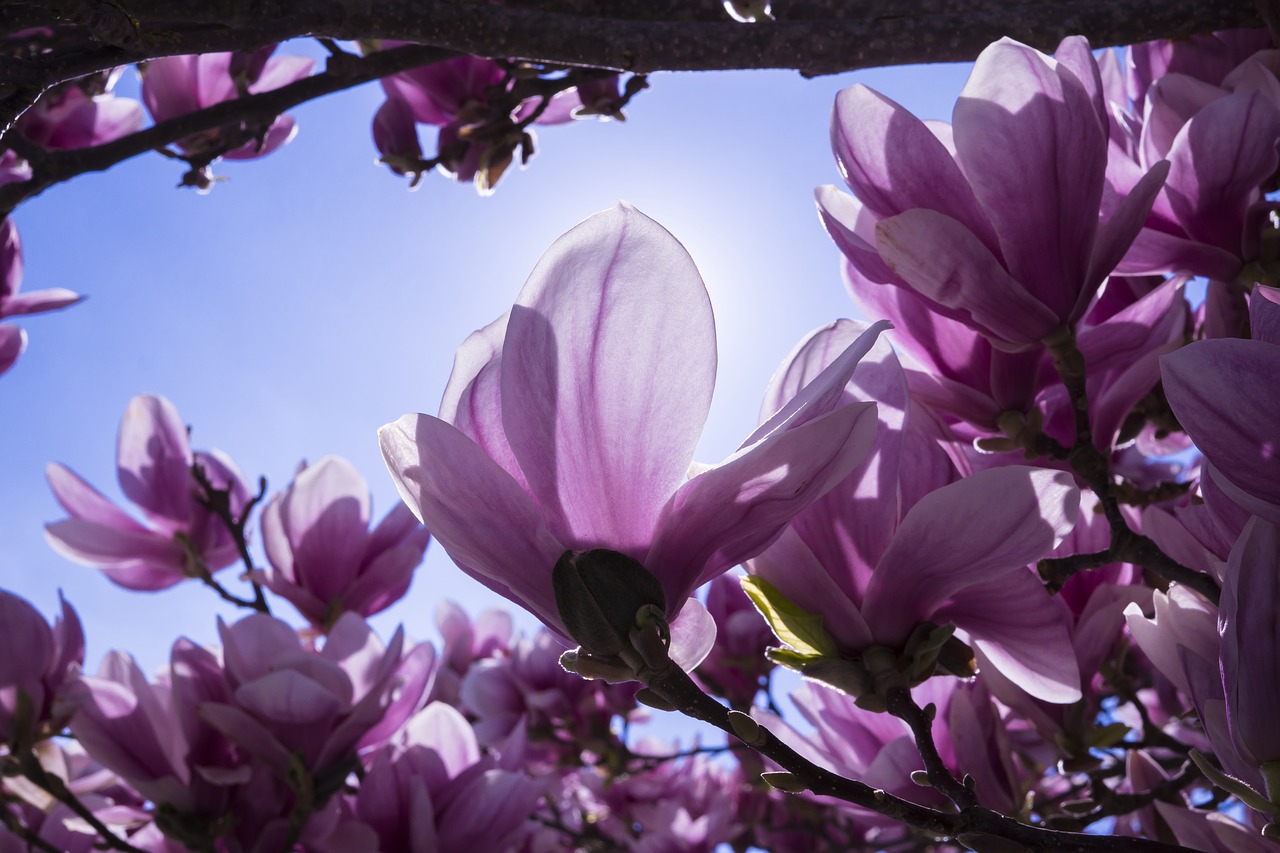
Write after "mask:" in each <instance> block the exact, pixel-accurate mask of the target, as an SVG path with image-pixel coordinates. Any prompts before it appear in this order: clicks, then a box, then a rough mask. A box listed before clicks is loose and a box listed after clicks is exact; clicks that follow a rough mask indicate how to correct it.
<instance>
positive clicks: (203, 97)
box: [142, 47, 315, 160]
mask: <svg viewBox="0 0 1280 853" xmlns="http://www.w3.org/2000/svg"><path fill="white" fill-rule="evenodd" d="M273 50H274V47H270V48H266V49H265V50H260V51H253V52H252V53H250V54H239V53H204V54H200V55H195V56H168V57H165V58H163V59H155V60H152V61H151V62H148V63H147V65H146V67H145V69H144V70H143V74H142V100H143V102H144V103H146V105H147V109H148V110H149V111H150V112H151V117H152V118H153V119H155V120H156V121H157V122H162V121H165V120H167V119H171V118H175V117H177V116H181V115H186V114H187V113H191V112H195V111H196V110H202V109H204V108H205V107H210V106H213V105H214V104H219V103H222V102H223V101H230V100H232V99H234V98H238V97H241V96H242V95H245V94H250V95H253V94H257V93H259V92H268V91H270V90H272V89H279V88H280V87H281V86H285V85H288V84H289V83H293V82H295V81H297V80H301V79H302V78H303V77H306V76H307V75H308V74H310V73H311V69H312V67H313V66H314V65H315V62H314V60H311V59H308V58H306V57H302V56H272V57H271V58H269V59H266V58H265V57H267V56H270V54H271V52H272V51H273ZM250 129H251V130H253V129H254V128H250ZM257 130H260V131H261V135H260V138H259V139H256V140H253V141H250V142H246V143H244V144H243V145H240V146H238V147H236V148H233V149H232V150H230V151H227V152H221V156H223V157H226V158H227V159H228V160H250V159H253V158H255V157H263V156H265V155H267V154H270V153H271V152H272V151H275V150H276V149H277V148H279V147H280V146H282V145H284V144H285V143H287V142H288V141H289V140H291V139H293V137H294V135H295V134H296V133H297V130H298V129H297V126H296V125H295V123H294V120H293V118H291V117H290V116H276V117H275V119H273V120H272V121H271V123H270V124H269V125H267V126H266V127H265V128H258V129H257ZM221 144H222V131H221V130H212V131H207V132H205V133H202V134H199V135H197V136H189V137H187V138H185V139H182V140H179V141H178V147H179V148H181V149H182V150H183V152H184V153H186V154H194V155H198V154H201V153H204V152H206V151H211V150H217V149H218V148H219V146H220V145H221Z"/></svg>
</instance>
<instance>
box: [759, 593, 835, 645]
mask: <svg viewBox="0 0 1280 853" xmlns="http://www.w3.org/2000/svg"><path fill="white" fill-rule="evenodd" d="M741 581H742V588H743V590H744V591H746V593H747V595H748V596H750V597H751V601H752V603H754V604H755V606H756V609H757V610H759V611H760V615H762V616H764V619H765V621H766V622H768V623H769V627H770V628H772V629H773V635H774V636H775V637H777V638H778V639H779V640H781V641H782V642H784V643H786V644H787V645H788V646H790V647H791V648H792V649H794V650H795V651H796V652H798V653H799V654H800V655H802V656H804V657H806V658H822V657H835V656H836V641H835V640H833V639H832V638H831V635H830V634H828V633H827V632H826V629H824V628H823V627H822V617H821V616H819V615H817V614H816V613H809V612H807V611H804V610H801V609H800V608H799V607H797V606H796V605H795V604H793V603H792V602H790V601H789V600H787V598H786V597H785V596H784V595H783V594H782V593H780V592H778V590H777V588H775V587H774V585H773V584H771V583H769V582H768V581H767V580H764V579H762V578H758V577H755V576H753V575H747V576H746V577H743V578H741Z"/></svg>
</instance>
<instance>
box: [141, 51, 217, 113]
mask: <svg viewBox="0 0 1280 853" xmlns="http://www.w3.org/2000/svg"><path fill="white" fill-rule="evenodd" d="M196 59H197V57H195V56H166V57H163V58H161V59H153V60H152V61H150V62H148V63H147V65H146V68H145V70H144V71H143V72H142V102H143V103H144V104H146V105H147V110H148V111H149V112H150V113H151V117H152V118H153V119H155V120H156V121H157V122H161V121H164V120H166V119H171V118H174V117H176V116H180V115H185V114H187V113H190V112H194V111H196V110H197V109H199V108H200V107H202V106H205V105H204V104H201V103H199V102H198V101H197V99H196V91H195V83H196V80H195V71H196Z"/></svg>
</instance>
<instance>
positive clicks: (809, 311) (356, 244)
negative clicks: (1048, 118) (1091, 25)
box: [0, 46, 967, 670]
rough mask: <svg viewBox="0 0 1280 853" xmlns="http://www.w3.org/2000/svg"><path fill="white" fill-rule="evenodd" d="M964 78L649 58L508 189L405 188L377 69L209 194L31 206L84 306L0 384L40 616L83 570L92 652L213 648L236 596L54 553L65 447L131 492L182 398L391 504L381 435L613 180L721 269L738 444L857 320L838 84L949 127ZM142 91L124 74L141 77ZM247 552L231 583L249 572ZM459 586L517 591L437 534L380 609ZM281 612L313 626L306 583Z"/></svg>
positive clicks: (26, 578)
mask: <svg viewBox="0 0 1280 853" xmlns="http://www.w3.org/2000/svg"><path fill="white" fill-rule="evenodd" d="M282 50H284V51H289V50H290V46H285V48H282ZM294 50H295V52H311V50H310V48H306V49H301V48H295V49H294ZM966 71H967V69H966V68H965V67H964V66H956V65H950V66H931V67H921V68H900V69H885V70H877V71H866V72H856V73H851V74H845V75H840V76H838V77H827V78H820V79H816V80H803V79H801V78H800V77H799V76H798V75H796V74H794V73H783V72H749V73H748V72H743V73H733V74H663V75H655V76H654V77H653V78H651V83H652V88H651V89H650V90H649V91H647V92H645V93H642V94H641V95H640V96H639V97H638V98H637V99H636V101H635V102H634V103H633V105H632V107H631V108H630V109H629V110H628V121H627V122H626V123H625V124H624V123H618V122H610V123H596V122H578V123H575V124H573V125H570V126H566V127H553V128H547V129H539V131H538V135H539V136H538V138H539V143H540V144H539V153H538V155H537V156H536V157H535V158H534V160H533V162H532V163H531V164H530V166H529V168H528V169H526V170H525V171H522V172H518V171H514V170H513V171H511V172H509V173H508V175H507V176H506V177H505V178H504V179H503V181H502V183H501V184H500V185H499V187H498V191H497V193H496V194H495V195H494V196H492V197H489V198H479V197H477V196H476V194H475V192H474V191H473V190H472V188H471V187H470V186H469V185H457V184H453V183H451V182H450V181H449V180H448V179H446V178H444V177H442V176H440V175H434V174H433V175H430V176H428V177H427V178H426V179H425V180H424V181H423V182H422V185H421V187H420V188H419V189H418V190H417V191H415V192H409V191H407V182H406V181H404V180H402V179H399V178H397V177H395V176H394V175H392V174H390V172H388V171H387V170H386V169H385V168H383V167H381V166H376V165H374V162H373V161H374V158H375V157H376V152H375V150H374V148H373V144H372V141H371V137H370V130H369V127H370V120H371V117H372V115H373V112H374V110H375V109H376V108H377V107H378V105H379V104H380V103H381V100H382V94H381V89H380V88H379V87H377V86H376V85H373V86H365V87H363V88H360V89H357V90H354V91H351V92H346V93H343V94H340V95H338V96H334V97H330V98H328V99H325V100H323V101H319V102H316V103H313V104H309V105H306V106H304V107H303V108H301V109H299V110H297V111H296V112H295V113H294V115H295V116H296V118H297V120H298V124H299V127H300V132H299V134H298V136H297V138H296V139H295V140H294V141H293V142H292V143H291V144H290V145H288V146H286V147H285V148H284V149H282V150H281V151H279V152H277V153H275V154H273V155H271V156H269V157H266V158H264V159H262V160H259V161H252V162H248V163H232V164H220V167H219V169H218V171H219V173H220V174H222V175H224V176H225V177H227V178H228V180H227V181H226V182H225V183H221V184H219V185H218V186H217V187H216V188H215V189H214V191H213V192H212V193H211V194H209V195H207V196H200V195H197V194H196V193H195V192H193V191H190V190H182V189H176V188H175V184H176V183H177V181H178V180H179V178H180V176H181V168H180V164H177V163H174V162H171V161H168V160H166V159H164V158H161V157H159V156H149V157H144V158H139V159H136V160H134V161H131V162H128V163H125V164H122V165H120V166H118V167H116V168H114V169H112V170H111V171H110V172H108V173H106V174H102V175H91V176H86V177H83V178H80V179H77V180H75V181H73V182H71V183H69V184H67V185H64V186H60V187H55V188H53V189H51V190H49V191H47V192H46V193H45V195H43V196H41V197H39V198H37V199H35V200H34V201H32V202H29V203H28V204H27V205H25V206H23V207H21V208H19V210H18V211H17V212H16V214H15V217H14V218H15V222H16V224H17V227H18V230H19V233H20V235H21V238H22V241H23V244H24V248H25V253H26V275H25V278H24V282H23V288H24V289H27V290H35V289H40V288H45V287H68V288H71V289H73V290H76V291H79V292H80V293H83V294H86V295H87V296H88V297H89V298H88V300H87V301H86V302H84V303H82V304H80V305H77V306H75V307H73V308H71V309H69V310H67V311H64V312H61V313H59V314H53V315H42V316H37V317H32V318H27V319H25V320H24V321H23V323H22V325H23V326H24V327H25V328H26V329H27V332H28V335H29V338H30V342H29V346H28V349H27V352H26V354H25V355H24V356H23V357H22V359H20V360H19V362H18V364H17V366H16V367H15V368H14V369H13V370H11V371H10V372H9V373H7V374H5V375H4V376H3V377H0V411H3V413H4V422H5V425H6V429H5V439H6V440H5V449H4V451H3V452H2V453H0V499H2V500H3V504H2V505H3V507H4V511H3V512H0V542H3V543H4V545H3V548H4V550H3V555H4V556H3V563H0V586H3V587H5V588H7V589H10V590H12V591H15V592H17V593H18V594H20V595H23V596H25V597H27V598H28V599H30V600H31V601H32V603H33V604H35V605H36V607H38V608H39V609H40V610H41V611H43V612H44V613H46V614H52V613H53V612H54V610H55V606H56V602H57V594H58V590H59V589H61V590H63V591H64V593H65V594H66V596H67V597H68V599H69V600H70V601H71V602H72V603H73V604H74V605H75V606H76V607H77V609H78V610H79V612H80V615H81V617H82V619H83V620H84V622H85V627H86V632H87V635H88V640H89V655H88V660H87V662H86V663H87V667H88V668H89V669H91V670H92V669H96V667H97V664H98V661H99V660H100V659H101V656H102V655H103V654H104V653H105V652H106V651H107V650H108V649H111V648H122V649H127V650H129V651H131V652H133V653H134V654H135V655H136V656H137V657H138V659H139V661H140V662H141V663H142V664H143V666H144V668H146V669H148V670H154V669H155V668H157V667H158V666H160V665H162V664H163V663H164V662H165V660H166V659H167V655H168V647H169V645H170V643H171V642H172V641H173V639H174V638H176V637H177V636H179V635H183V634H185V635H187V636H189V637H191V638H193V639H195V640H197V641H199V642H205V643H211V642H214V641H215V638H216V629H215V615H216V614H222V615H224V616H225V617H231V616H232V615H233V609H232V608H230V607H228V606H226V605H223V604H222V603H220V602H219V601H218V600H217V599H216V598H215V597H214V596H213V595H212V593H210V592H208V591H206V590H203V589H202V588H200V587H199V586H197V585H196V584H194V583H192V582H188V583H185V584H182V585H180V586H179V587H176V588H174V589H171V590H168V591H165V592H161V593H155V594H141V593H131V592H128V591H125V590H121V589H118V588H116V587H115V586H113V585H112V584H110V583H109V582H108V581H107V580H106V579H105V578H104V577H102V576H101V575H100V574H99V573H97V572H96V571H94V570H93V569H89V568H85V567H82V566H79V565H76V564H73V563H70V562H68V561H66V560H64V559H63V558H61V557H59V556H58V555H56V554H55V553H53V552H52V551H51V550H50V549H49V547H48V545H47V544H46V542H45V540H44V536H43V525H44V524H45V523H46V522H50V521H54V520H57V519H59V518H61V517H63V514H62V512H61V510H60V508H59V507H58V505H57V504H56V503H55V501H54V500H53V498H52V496H51V495H50V493H49V490H48V486H47V484H46V483H45V479H44V466H45V464H46V463H47V462H50V461H59V462H62V463H64V464H66V465H68V466H69V467H71V468H72V469H73V470H75V471H77V472H78V473H79V474H81V475H82V476H83V477H84V478H85V479H87V480H88V481H89V482H91V483H93V484H94V485H95V486H97V487H98V488H99V489H100V490H102V491H103V492H104V493H105V494H106V495H107V496H108V497H111V498H112V499H116V500H120V501H121V502H122V505H124V506H126V507H127V504H124V503H123V501H122V498H121V496H120V491H119V487H118V485H117V483H116V480H115V434H116V429H117V426H118V424H119V420H120V416H121V414H122V413H123V412H124V409H125V406H126V404H127V403H128V401H129V399H130V397H132V396H133V395H135V394H138V393H155V394H161V395H164V396H166V397H168V398H169V399H171V400H172V401H173V402H174V404H175V405H176V406H177V407H178V410H179V412H180V413H181V414H182V416H183V418H184V420H186V422H187V423H189V424H190V425H191V426H192V429H193V444H194V446H195V447H197V448H211V447H217V448H220V449H222V450H223V451H225V452H227V453H228V454H230V455H231V457H232V458H233V459H235V461H236V462H237V463H238V464H239V466H240V468H241V470H242V471H244V473H245V474H246V475H247V477H249V478H250V479H255V478H256V477H257V476H258V475H265V476H266V477H267V478H268V480H269V483H270V487H271V490H272V492H274V491H277V490H280V489H283V488H284V487H285V486H286V485H287V484H288V482H289V480H290V478H291V476H292V472H293V471H294V469H295V467H296V466H297V464H298V462H299V460H302V459H308V460H311V461H315V460H317V459H319V458H320V457H322V456H324V455H326V454H329V453H336V454H339V455H341V456H345V457H347V458H348V459H350V460H351V461H352V462H353V463H354V464H355V465H356V466H357V468H359V469H360V470H361V471H362V472H363V473H364V474H365V476H366V478H367V479H368V480H369V482H370V486H371V488H372V492H373V496H374V512H375V515H376V516H377V517H379V518H380V517H381V515H382V514H383V513H385V512H386V511H387V510H388V509H389V508H390V507H391V506H392V505H393V503H394V501H396V500H397V498H396V494H395V490H394V487H393V486H392V484H391V481H390V478H389V477H388V476H387V474H386V472H385V469H384V467H383V464H382V460H381V457H380V455H379V453H378V448H377V442H376V437H375V431H376V429H377V428H378V427H379V426H380V425H382V424H384V423H387V422H389V421H392V420H394V419H396V418H398V417H399V416H400V415H401V414H403V413H404V412H408V411H423V412H429V413H434V412H435V411H436V408H437V406H438V404H439V400H440V395H441V392H442V391H443V389H444V386H445V382H446V380H447V379H448V376H449V372H450V367H451V364H452V358H453V352H454V350H455V348H456V347H457V346H458V344H459V343H461V342H462V340H463V339H464V338H465V337H466V336H467V335H468V334H469V333H470V332H471V331H472V330H474V329H476V328H478V327H480V326H483V325H485V324H487V323H489V322H490V321H492V320H493V319H495V318H496V317H497V316H498V315H500V314H501V313H502V312H503V311H505V310H506V309H507V308H509V307H510V304H511V302H512V301H513V300H514V298H515V296H516V293H517V292H518V291H519V289H520V287H521V285H522V284H523V283H524V280H525V278H526V277H527V276H528V274H529V271H530V270H531V269H532V268H533V265H534V263H535V261H536V260H537V258H538V256H539V255H540V254H541V252H542V251H543V250H544V249H545V248H546V247H547V246H549V245H550V243H551V242H552V241H553V240H554V239H555V238H556V237H557V236H558V235H559V234H561V233H563V232H564V231H565V230H567V229H568V228H570V227H571V226H573V225H574V224H575V223H577V222H578V221H580V220H581V219H583V218H585V217H586V216H588V215H590V214H591V213H593V212H595V211H597V210H601V209H604V208H606V207H609V206H610V205H612V204H614V203H616V202H617V201H618V200H626V201H629V202H631V203H632V204H634V205H635V206H637V207H638V208H639V209H640V210H642V211H644V212H645V213H647V214H648V215H650V216H652V217H653V218H655V219H656V220H658V221H659V222H661V223H662V224H663V225H665V226H666V227H667V228H668V229H669V230H670V231H671V232H672V233H673V234H675V235H676V237H678V238H679V239H680V240H681V241H682V242H683V243H684V244H685V246H686V247H687V248H688V249H689V251H690V253H691V254H692V255H693V258H694V260H695V261H696V262H697V263H698V265H699V268H700V269H701V271H702V274H703V277H704V279H705V280H706V282H707V286H708V288H709V290H710V293H711V299H712V304H713V306H714V308H715V312H716V320H717V326H718V336H719V353H720V362H719V363H720V368H719V379H718V383H717V388H716V399H715V402H714V404H713V407H712V411H711V417H710V421H709V423H708V425H707V429H706V432H705V433H704V436H703V440H702V443H701V445H700V448H699V453H698V458H699V460H700V461H706V462H713V461H717V460H719V459H721V458H723V457H724V456H726V455H728V454H729V453H730V452H732V451H733V449H734V448H735V447H736V446H737V444H738V443H739V442H740V441H741V440H742V439H743V438H744V437H745V436H746V435H747V434H748V433H750V431H751V430H752V428H753V427H754V425H755V418H756V414H757V410H758V407H759V401H760V397H761V395H762V393H763V391H764V388H765V385H766V383H767V382H768V380H769V377H770V375H771V374H772V373H773V371H774V369H775V368H776V367H777V365H778V363H779V362H780V361H781V359H782V358H783V357H784V356H785V355H786V354H787V353H788V352H789V351H790V350H791V348H792V347H793V346H794V345H795V343H796V342H797V341H798V340H799V339H800V338H801V337H802V336H803V335H804V334H806V333H807V332H808V331H810V330H811V329H813V328H815V327H817V326H820V325H823V324H825V323H828V322H830V321H832V320H834V319H836V318H837V317H841V316H848V315H849V314H850V313H851V306H850V304H849V302H848V300H847V298H846V297H845V295H844V292H843V288H842V285H841V282H840V276H839V271H838V264H837V259H838V253H837V251H836V249H835V248H834V246H833V245H832V244H831V243H830V241H829V240H828V238H827V236H826V234H825V233H824V232H823V230H822V228H821V226H820V225H819V223H818V219H817V216H816V214H815V213H814V205H813V196H812V191H813V188H814V187H815V186H817V185H819V184H825V183H838V181H839V176H838V174H837V172H836V169H835V165H834V162H833V159H832V156H831V152H830V147H829V143H828V121H829V116H830V109H831V103H832V100H833V98H834V97H835V94H836V92H837V91H838V90H839V89H840V88H842V87H844V86H848V85H850V84H852V83H854V82H863V83H866V84H868V85H870V86H872V87H874V88H876V89H878V90H880V91H882V92H884V93H885V94H887V95H888V96H890V97H892V98H894V99H895V100H898V101H899V102H901V103H903V104H904V105H905V106H907V107H908V108H909V109H911V110H912V111H913V112H915V113H916V114H917V115H920V116H921V117H923V118H941V119H948V118H949V117H950V113H951V107H952V104H953V102H954V100H955V97H956V96H957V95H958V93H959V91H960V89H961V87H962V86H963V83H964V78H965V75H966ZM136 88H137V84H136V78H135V76H134V74H133V72H132V71H129V72H127V74H126V79H125V80H124V81H122V84H121V87H120V89H119V91H121V92H123V93H129V92H136ZM255 534H256V525H255ZM257 553H258V554H259V555H260V551H257ZM236 571H237V570H235V569H229V570H227V572H225V573H224V574H223V575H221V577H222V578H223V579H224V582H225V583H227V584H228V585H229V586H233V587H234V586H236V582H235V581H234V576H235V573H236ZM446 597H447V598H451V599H453V600H455V601H458V602H459V603H461V604H463V606H464V607H466V608H467V609H469V610H471V611H472V612H475V611H476V610H479V609H482V608H484V607H488V606H494V605H495V604H499V603H500V602H501V600H500V599H497V598H496V597H494V596H493V595H492V594H491V593H489V592H487V591H486V590H484V589H483V588H482V587H480V585H479V584H477V583H475V582H473V581H471V580H470V579H469V578H467V577H465V576H464V575H463V574H462V573H461V572H459V571H458V570H457V569H456V568H454V567H453V565H452V563H451V562H450V561H449V559H448V557H447V555H445V553H444V552H443V550H440V549H436V548H434V547H432V548H430V549H428V556H427V560H426V563H425V564H424V565H423V567H422V568H420V569H419V571H418V574H417V577H416V579H415V582H414V585H413V588H412V589H411V590H410V593H409V595H408V597H407V598H406V599H405V600H404V601H402V602H401V603H400V604H398V605H397V606H396V607H394V608H393V609H391V610H389V611H387V613H386V614H384V615H382V616H380V617H377V618H375V620H374V623H375V625H376V626H377V627H378V628H379V630H380V631H381V632H382V633H383V635H384V636H389V634H390V633H391V631H392V630H393V629H394V626H395V625H396V624H397V623H400V622H403V623H405V625H406V629H407V631H408V633H409V635H410V636H411V637H415V638H419V639H431V638H433V637H434V636H435V629H434V620H433V612H434V608H435V605H436V603H437V602H438V601H439V600H440V599H442V598H446ZM276 610H277V614H278V615H281V616H283V617H284V618H286V619H290V620H292V621H295V622H298V621H299V620H298V618H297V615H296V614H295V613H294V612H293V611H292V609H291V607H290V606H289V605H288V604H287V603H285V602H280V604H279V605H278V606H277V608H276ZM520 624H521V625H523V626H525V627H530V626H532V624H533V623H532V620H531V619H530V618H528V617H525V618H524V619H523V620H521V621H520Z"/></svg>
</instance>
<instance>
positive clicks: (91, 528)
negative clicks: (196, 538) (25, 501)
mask: <svg viewBox="0 0 1280 853" xmlns="http://www.w3.org/2000/svg"><path fill="white" fill-rule="evenodd" d="M45 538H46V539H47V540H48V542H49V546H50V547H51V548H53V550H55V551H57V552H58V553H59V554H61V555H62V556H64V557H66V558H67V559H69V560H74V561H75V562H77V563H81V564H83V565H86V566H94V567H96V568H100V569H104V570H106V572H107V575H108V576H109V577H110V578H111V579H112V580H113V581H115V582H116V583H118V584H120V585H121V586H123V587H126V588H128V589H138V590H157V589H165V588H167V587H170V586H173V585H174V584H175V583H177V582H178V581H181V580H185V579H186V578H187V574H186V572H185V568H186V554H185V553H184V552H183V550H182V547H181V546H180V545H178V543H177V542H175V541H173V540H172V539H170V538H168V537H166V536H162V535H160V534H158V533H152V532H150V531H140V530H122V529H120V528H118V527H108V526H105V525H101V524H94V523H93V522H90V521H81V520H79V519H75V518H72V519H67V520H66V521H58V522H54V523H53V524H48V525H45Z"/></svg>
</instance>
